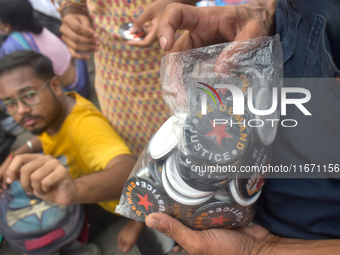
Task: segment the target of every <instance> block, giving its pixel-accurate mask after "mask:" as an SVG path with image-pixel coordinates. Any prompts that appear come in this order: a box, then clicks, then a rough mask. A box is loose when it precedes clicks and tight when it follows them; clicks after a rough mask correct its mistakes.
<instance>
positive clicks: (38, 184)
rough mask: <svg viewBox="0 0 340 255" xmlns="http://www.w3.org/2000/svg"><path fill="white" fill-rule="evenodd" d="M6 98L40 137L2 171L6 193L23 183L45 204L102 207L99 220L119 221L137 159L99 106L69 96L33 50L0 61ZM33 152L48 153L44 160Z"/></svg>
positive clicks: (1, 86)
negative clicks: (119, 207) (117, 211)
mask: <svg viewBox="0 0 340 255" xmlns="http://www.w3.org/2000/svg"><path fill="white" fill-rule="evenodd" d="M0 99H1V104H2V106H3V107H4V108H5V109H6V111H7V112H8V114H10V115H12V117H13V118H14V120H15V121H16V122H17V123H18V124H19V125H21V126H23V127H24V128H25V129H26V130H28V131H30V132H31V133H33V134H35V135H38V136H39V140H37V141H35V142H34V143H33V144H29V146H27V145H24V146H23V147H22V148H21V149H20V148H19V149H18V151H17V152H16V155H15V156H14V157H9V158H8V159H7V160H6V161H5V162H4V164H3V165H2V166H1V168H0V182H1V183H2V188H3V189H6V188H7V185H8V184H10V183H12V182H13V181H15V180H17V181H19V182H20V184H21V185H22V187H23V189H24V190H25V191H26V192H27V193H28V194H29V193H33V194H34V195H36V196H38V197H39V198H41V199H43V200H47V201H52V202H56V203H59V204H64V205H68V204H76V203H82V204H96V203H98V204H99V205H100V206H101V208H104V209H105V210H101V209H100V210H101V212H100V213H101V214H99V211H100V210H99V211H98V210H97V209H98V208H100V207H99V206H97V207H98V208H96V210H95V213H96V214H95V217H96V218H97V219H100V220H102V219H104V220H106V219H107V218H110V217H111V216H113V214H111V213H113V212H114V210H115V206H116V205H117V203H118V200H117V199H119V198H120V195H121V191H122V188H123V185H124V182H125V180H126V179H127V177H128V176H129V174H130V172H131V170H132V168H133V166H134V164H135V159H134V158H133V157H132V156H131V154H130V150H129V149H128V148H127V146H126V145H125V144H124V142H123V141H122V140H121V138H120V137H119V136H118V135H117V134H116V132H115V131H114V130H113V129H112V127H111V126H110V124H109V122H108V121H107V120H106V119H105V117H104V116H103V115H102V114H101V113H100V112H99V111H98V110H97V109H96V107H95V106H94V105H93V104H92V103H90V102H89V101H87V100H86V99H84V98H83V97H81V96H79V95H78V94H76V93H72V92H71V93H68V94H64V92H63V90H62V87H61V85H60V82H59V80H58V78H57V77H55V76H54V72H53V68H52V64H51V61H50V60H49V59H48V58H47V57H45V56H43V55H41V54H39V53H36V52H32V51H17V52H14V53H12V54H9V55H7V56H5V57H3V58H1V59H0ZM28 147H30V148H28ZM31 149H34V150H35V151H40V150H41V149H42V150H43V152H44V155H43V154H37V153H31V151H30V150H31ZM25 153H27V154H25ZM17 154H19V155H17ZM60 157H64V158H65V159H66V160H65V161H66V162H65V163H66V165H67V166H68V167H67V168H66V167H64V166H63V165H62V164H61V163H60V161H59V160H57V159H56V158H60ZM102 170H104V171H102ZM112 199H116V200H114V201H113V200H112ZM103 201H104V202H103ZM91 206H92V205H91ZM94 206H96V205H94ZM88 208H89V206H88ZM91 208H92V209H90V210H92V211H93V207H91ZM108 212H110V213H108ZM108 216H110V217H108ZM89 221H91V215H90V216H89ZM90 223H91V222H90ZM106 224H107V223H106ZM90 233H91V229H90Z"/></svg>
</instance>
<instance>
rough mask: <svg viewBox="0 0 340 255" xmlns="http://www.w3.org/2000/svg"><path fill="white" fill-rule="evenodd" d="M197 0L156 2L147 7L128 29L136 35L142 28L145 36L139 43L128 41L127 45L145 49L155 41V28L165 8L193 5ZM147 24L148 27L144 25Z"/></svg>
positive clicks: (162, 0)
mask: <svg viewBox="0 0 340 255" xmlns="http://www.w3.org/2000/svg"><path fill="white" fill-rule="evenodd" d="M198 1H199V0H157V1H154V2H152V3H151V4H150V5H148V6H147V7H146V9H145V11H144V12H143V13H142V14H141V15H140V16H139V17H138V18H137V19H136V20H134V22H133V27H132V28H130V32H131V33H136V32H137V31H138V30H139V29H141V28H143V29H144V30H145V31H146V36H145V38H144V39H143V40H140V41H128V42H127V44H130V45H133V46H138V47H147V46H150V45H151V44H152V43H153V42H154V41H156V40H157V28H158V25H159V21H160V19H161V17H162V14H163V12H164V9H165V7H166V6H167V5H168V4H170V3H175V2H177V3H182V4H189V5H194V4H196V3H197V2H198ZM146 23H148V25H146Z"/></svg>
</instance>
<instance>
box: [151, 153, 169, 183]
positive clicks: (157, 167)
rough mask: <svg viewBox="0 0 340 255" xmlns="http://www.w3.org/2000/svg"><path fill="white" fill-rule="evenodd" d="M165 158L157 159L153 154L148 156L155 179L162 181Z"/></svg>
mask: <svg viewBox="0 0 340 255" xmlns="http://www.w3.org/2000/svg"><path fill="white" fill-rule="evenodd" d="M164 164H165V160H155V159H153V158H152V157H151V156H149V157H148V168H149V170H150V174H151V176H152V179H153V181H155V182H159V183H162V167H163V165H164Z"/></svg>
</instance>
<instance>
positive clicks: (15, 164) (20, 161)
mask: <svg viewBox="0 0 340 255" xmlns="http://www.w3.org/2000/svg"><path fill="white" fill-rule="evenodd" d="M40 156H41V155H39V154H22V155H17V156H15V157H14V158H13V160H12V162H11V164H10V165H9V166H8V168H7V170H6V174H5V178H6V182H7V183H8V184H10V183H12V182H13V181H14V180H19V178H20V169H21V167H22V166H23V165H25V164H26V163H28V162H30V161H32V160H34V159H35V158H37V157H40Z"/></svg>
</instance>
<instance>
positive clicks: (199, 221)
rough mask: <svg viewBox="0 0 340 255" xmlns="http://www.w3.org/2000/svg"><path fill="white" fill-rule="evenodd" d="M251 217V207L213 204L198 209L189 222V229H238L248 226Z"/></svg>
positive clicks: (252, 210) (252, 213)
mask: <svg viewBox="0 0 340 255" xmlns="http://www.w3.org/2000/svg"><path fill="white" fill-rule="evenodd" d="M253 217H254V209H253V208H252V207H242V206H239V205H236V204H233V203H228V202H215V203H211V204H208V205H205V206H203V207H201V208H199V209H198V210H197V211H196V212H195V213H194V215H193V216H192V218H191V220H190V227H191V228H193V229H198V230H205V229H210V228H238V227H242V226H246V225H247V224H249V223H250V221H251V220H252V218H253Z"/></svg>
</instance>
